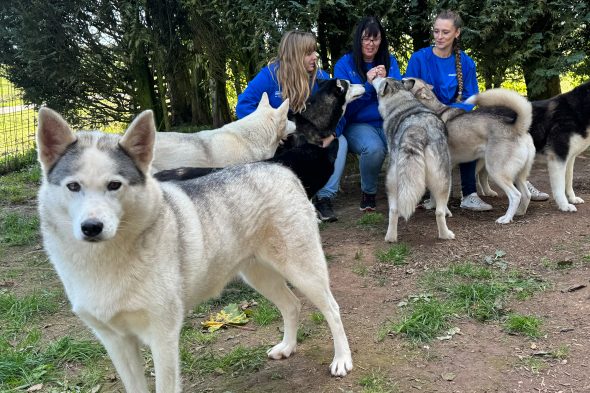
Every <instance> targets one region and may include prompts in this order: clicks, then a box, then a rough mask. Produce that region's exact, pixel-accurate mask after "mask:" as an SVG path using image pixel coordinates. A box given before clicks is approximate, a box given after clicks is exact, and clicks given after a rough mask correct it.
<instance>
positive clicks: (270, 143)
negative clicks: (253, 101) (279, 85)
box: [152, 93, 295, 171]
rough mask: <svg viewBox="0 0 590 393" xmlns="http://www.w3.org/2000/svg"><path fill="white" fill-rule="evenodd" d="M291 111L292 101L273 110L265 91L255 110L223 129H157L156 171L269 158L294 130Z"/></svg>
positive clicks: (213, 165)
mask: <svg viewBox="0 0 590 393" xmlns="http://www.w3.org/2000/svg"><path fill="white" fill-rule="evenodd" d="M288 111H289V100H285V102H283V104H282V105H281V106H280V107H278V108H277V109H274V108H273V107H272V106H270V104H269V103H268V96H267V95H266V93H264V94H262V98H261V100H260V103H259V104H258V107H257V108H256V110H255V111H254V112H252V113H251V114H250V115H248V116H246V117H244V118H243V119H240V120H236V121H234V122H232V123H228V124H226V125H224V126H223V127H221V128H218V129H215V130H206V131H199V132H195V133H192V134H185V133H180V132H158V133H156V144H155V150H154V162H153V164H152V166H153V167H154V170H155V171H158V170H164V169H172V168H178V167H182V166H191V167H209V168H214V167H217V168H223V167H226V166H228V165H231V164H241V163H246V162H254V161H261V160H266V159H267V158H270V157H272V156H273V155H274V154H275V152H276V150H277V147H278V146H279V143H280V142H281V140H283V139H285V138H286V137H287V136H288V135H289V134H291V133H293V132H294V131H295V124H294V123H293V122H291V121H289V120H288V119H287V115H288Z"/></svg>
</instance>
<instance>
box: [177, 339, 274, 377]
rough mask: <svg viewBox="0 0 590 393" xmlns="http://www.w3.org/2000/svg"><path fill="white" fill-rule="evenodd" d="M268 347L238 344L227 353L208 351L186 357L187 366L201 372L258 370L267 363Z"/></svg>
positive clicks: (239, 372)
mask: <svg viewBox="0 0 590 393" xmlns="http://www.w3.org/2000/svg"><path fill="white" fill-rule="evenodd" d="M266 359H267V356H266V348H265V347H256V348H246V347H243V346H238V347H236V348H234V349H233V350H232V351H231V352H229V353H227V354H225V355H217V354H215V353H213V352H208V353H206V354H204V355H202V356H199V357H193V358H186V359H184V362H185V368H186V369H187V370H194V371H197V372H201V373H212V372H217V373H232V375H241V374H248V373H252V372H255V371H258V370H260V369H261V368H262V366H263V365H264V364H265V363H266Z"/></svg>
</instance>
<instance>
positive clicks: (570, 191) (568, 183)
mask: <svg viewBox="0 0 590 393" xmlns="http://www.w3.org/2000/svg"><path fill="white" fill-rule="evenodd" d="M575 162H576V156H575V155H573V156H571V157H570V158H569V160H567V167H566V171H565V194H566V195H567V200H568V201H569V202H570V203H572V204H574V205H578V204H580V203H584V200H583V199H582V198H580V197H577V196H576V194H575V193H574V186H573V183H574V163H575Z"/></svg>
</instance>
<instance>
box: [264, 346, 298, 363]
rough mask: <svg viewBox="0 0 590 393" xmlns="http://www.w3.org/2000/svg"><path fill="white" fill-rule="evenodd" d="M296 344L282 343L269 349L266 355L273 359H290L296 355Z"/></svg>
mask: <svg viewBox="0 0 590 393" xmlns="http://www.w3.org/2000/svg"><path fill="white" fill-rule="evenodd" d="M295 348H296V345H295V344H287V343H285V342H282V341H281V342H280V343H279V344H277V345H275V346H274V347H272V348H271V349H269V350H268V351H267V352H266V354H267V356H268V357H269V358H271V359H275V360H278V359H284V358H288V357H289V356H291V355H292V354H294V353H295Z"/></svg>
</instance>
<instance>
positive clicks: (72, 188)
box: [66, 181, 81, 192]
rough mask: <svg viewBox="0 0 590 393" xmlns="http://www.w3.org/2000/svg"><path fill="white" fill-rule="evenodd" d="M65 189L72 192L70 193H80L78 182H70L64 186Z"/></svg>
mask: <svg viewBox="0 0 590 393" xmlns="http://www.w3.org/2000/svg"><path fill="white" fill-rule="evenodd" d="M66 187H67V188H68V190H70V191H72V192H79V191H80V188H81V187H80V183H78V182H75V181H73V182H71V183H68V184H66Z"/></svg>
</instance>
